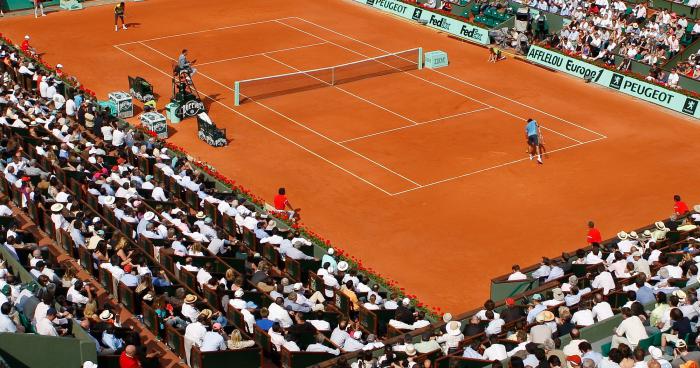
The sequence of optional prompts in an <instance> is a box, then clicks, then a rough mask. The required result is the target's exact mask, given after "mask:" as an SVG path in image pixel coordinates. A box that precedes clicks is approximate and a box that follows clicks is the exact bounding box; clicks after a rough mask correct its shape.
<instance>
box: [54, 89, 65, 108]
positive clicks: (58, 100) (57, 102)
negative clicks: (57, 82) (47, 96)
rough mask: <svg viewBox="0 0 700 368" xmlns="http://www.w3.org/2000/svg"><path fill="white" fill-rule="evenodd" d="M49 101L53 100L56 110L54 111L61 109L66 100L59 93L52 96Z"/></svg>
mask: <svg viewBox="0 0 700 368" xmlns="http://www.w3.org/2000/svg"><path fill="white" fill-rule="evenodd" d="M51 99H52V100H53V105H54V107H55V108H56V110H60V109H62V108H63V105H64V104H65V103H66V98H65V97H63V95H62V94H60V93H56V94H54V95H53V97H52V98H51Z"/></svg>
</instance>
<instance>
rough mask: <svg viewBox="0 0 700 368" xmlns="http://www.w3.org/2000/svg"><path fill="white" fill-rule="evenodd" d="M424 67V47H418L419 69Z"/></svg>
mask: <svg viewBox="0 0 700 368" xmlns="http://www.w3.org/2000/svg"><path fill="white" fill-rule="evenodd" d="M421 69H423V48H422V47H419V48H418V70H421Z"/></svg>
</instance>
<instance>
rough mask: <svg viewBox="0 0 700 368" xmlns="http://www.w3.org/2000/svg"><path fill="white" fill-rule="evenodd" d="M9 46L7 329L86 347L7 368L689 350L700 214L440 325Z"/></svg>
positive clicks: (4, 184) (543, 272)
mask: <svg viewBox="0 0 700 368" xmlns="http://www.w3.org/2000/svg"><path fill="white" fill-rule="evenodd" d="M0 53H2V54H3V55H4V59H5V61H6V62H5V63H3V64H2V65H1V66H0V73H2V84H1V86H0V89H1V90H2V92H0V109H1V110H2V113H1V116H2V117H0V125H1V129H2V130H1V133H2V136H1V138H0V141H1V142H2V144H1V145H0V146H1V147H0V148H1V150H0V154H1V155H2V158H3V160H2V162H0V164H1V166H2V170H3V175H2V176H1V177H0V192H1V193H2V195H1V196H0V201H1V202H2V205H0V215H2V217H0V224H2V226H3V230H4V231H2V234H0V236H1V237H2V238H3V239H2V240H3V248H2V250H1V251H0V253H1V255H2V258H3V259H4V260H5V263H4V267H3V270H7V271H3V272H2V275H3V277H2V281H0V286H1V287H0V290H2V296H3V297H4V298H5V299H7V303H8V304H3V307H2V308H3V309H2V314H3V316H6V317H7V318H8V319H4V320H3V321H4V323H5V324H4V325H2V327H5V326H7V327H8V328H9V329H12V328H11V326H14V327H16V328H17V330H18V331H22V330H24V331H25V332H27V331H31V330H32V329H35V331H37V332H39V334H40V335H54V331H55V332H56V334H63V335H73V336H74V338H62V337H45V336H29V337H28V339H31V342H26V341H25V340H24V339H21V338H18V337H17V336H13V335H12V334H13V332H11V331H7V332H5V333H3V334H0V340H3V341H6V342H7V343H6V344H5V343H3V345H2V346H3V348H0V350H2V355H0V356H2V357H3V358H4V359H5V360H6V361H7V359H8V357H13V358H14V359H17V360H23V362H25V363H24V364H29V365H30V366H41V365H40V363H34V365H32V364H30V362H31V363H33V362H34V361H32V360H31V359H40V358H41V357H38V356H34V357H27V356H21V354H19V353H17V352H13V349H12V347H13V346H22V345H24V346H26V344H28V343H31V344H36V346H37V348H41V349H46V350H47V351H51V349H52V348H54V347H58V346H61V347H62V346H63V345H62V344H65V346H66V347H65V349H64V348H62V349H61V350H62V352H63V353H62V354H64V355H65V356H63V357H61V356H52V359H63V360H64V361H65V362H66V366H76V361H77V360H80V363H83V362H85V361H88V360H89V361H93V360H95V359H96V360H97V361H98V362H99V366H100V367H106V366H118V364H119V362H118V361H119V360H120V359H129V357H133V356H140V357H141V358H142V360H143V364H144V366H152V365H158V364H160V365H168V366H170V365H172V366H174V365H178V364H180V362H179V360H172V359H171V358H170V356H171V355H172V354H173V353H174V354H176V355H177V356H179V358H181V359H183V360H184V361H185V362H187V363H188V364H189V365H190V366H192V367H219V366H222V365H225V364H229V363H230V362H235V366H236V367H260V366H262V365H264V364H265V363H264V361H265V360H268V361H270V362H273V363H276V364H279V365H281V366H284V367H294V368H296V367H299V368H300V367H307V366H319V367H348V366H352V367H370V366H382V367H389V366H392V367H397V366H398V367H413V366H416V365H418V364H421V365H423V366H428V367H429V366H438V367H485V366H494V367H499V366H503V365H506V364H507V365H509V366H511V367H525V366H528V367H547V366H550V367H559V366H562V365H563V364H567V365H568V366H570V367H575V366H585V367H586V368H593V367H598V366H600V367H604V368H610V367H623V366H624V367H631V366H637V367H641V366H642V365H644V364H647V363H646V362H647V361H648V362H649V363H648V366H649V367H655V364H657V365H659V364H660V365H661V366H667V365H671V366H681V365H682V364H683V362H682V360H683V357H684V356H686V355H687V354H689V353H688V350H689V349H695V348H696V345H697V342H696V337H697V333H696V332H695V331H696V328H695V327H694V323H695V322H696V321H697V318H698V311H700V302H698V300H697V299H698V298H697V295H696V287H697V284H698V267H697V265H696V263H697V262H698V260H700V258H697V257H698V253H700V250H698V242H699V241H700V240H698V239H697V238H695V236H697V226H696V222H697V221H699V220H700V215H699V214H698V213H697V211H693V212H692V213H685V212H683V213H679V214H678V216H676V217H673V218H670V219H667V220H665V221H658V222H656V223H654V224H653V225H650V226H646V227H643V228H640V229H637V230H635V231H631V232H629V233H626V232H620V233H619V234H618V235H617V237H616V238H615V239H611V240H607V241H605V242H602V243H601V244H598V243H594V244H592V245H591V246H590V247H588V248H585V249H580V250H578V251H576V252H574V253H573V254H568V253H565V254H563V255H562V256H561V257H557V258H552V259H550V258H545V259H543V262H542V263H541V264H539V265H533V266H530V267H524V268H522V269H520V267H514V272H513V273H512V274H508V275H503V276H501V277H497V278H495V279H494V280H493V281H492V283H493V284H492V296H491V299H490V300H488V301H486V302H485V303H484V307H483V308H479V309H477V310H473V311H470V312H467V313H463V314H459V315H456V316H452V315H451V314H445V315H443V316H442V319H441V320H440V318H439V316H435V315H433V314H431V313H430V311H427V310H425V309H422V308H420V307H419V306H418V305H417V302H416V301H415V300H411V298H408V297H407V296H406V295H402V294H400V293H398V292H397V290H396V289H392V288H388V287H386V284H385V283H382V282H379V281H378V280H377V279H376V278H374V277H370V275H369V274H367V273H364V272H362V270H361V269H359V267H356V264H354V263H352V262H350V261H349V259H348V258H346V257H345V256H341V255H340V254H336V253H335V252H334V250H333V249H332V248H326V247H323V246H320V245H318V244H317V243H314V242H311V241H310V240H309V239H307V238H305V237H303V236H301V234H300V232H299V230H298V229H296V228H295V226H294V224H292V223H290V222H289V221H288V219H287V220H285V219H284V218H283V217H281V216H280V214H278V213H275V214H271V213H268V212H266V211H265V210H264V208H261V206H260V205H259V204H257V203H255V202H254V201H252V200H249V198H250V197H249V196H245V195H243V193H241V192H237V191H232V190H231V189H230V187H229V186H226V185H224V183H222V182H220V181H217V180H215V179H214V178H213V177H212V176H211V175H209V174H208V173H207V172H206V171H205V170H203V168H202V167H200V166H198V165H197V163H196V161H195V160H194V159H193V158H191V157H188V156H186V155H183V154H181V153H179V152H177V151H176V150H173V149H170V148H168V147H166V146H165V145H164V143H163V142H162V141H160V140H157V139H156V138H155V137H152V136H151V135H148V134H147V133H145V132H144V131H143V130H141V129H140V128H137V127H133V126H130V125H128V124H127V123H126V122H124V121H121V120H119V119H116V118H114V117H113V116H111V115H110V114H109V113H108V112H106V111H102V110H100V108H99V105H98V104H96V103H95V102H96V101H94V99H93V97H92V96H91V94H90V93H89V91H85V89H84V88H80V87H78V85H77V84H76V81H74V80H73V79H62V78H58V77H57V76H56V75H55V73H54V72H52V71H50V70H47V69H44V68H42V67H41V64H40V63H39V62H38V61H37V60H35V59H32V58H30V57H29V56H28V55H27V54H24V53H21V52H20V51H19V50H18V49H17V48H16V47H14V46H11V45H7V44H5V45H3V46H2V48H1V50H0ZM22 68H24V69H27V70H28V71H30V72H31V73H27V72H23V71H24V69H22ZM20 70H22V71H20ZM39 239H42V241H41V242H39ZM6 286H7V287H6ZM27 300H32V301H33V303H31V304H29V302H28V301H27ZM10 304H13V305H14V307H15V311H14V312H13V311H12V310H11V309H8V308H7V307H6V306H5V305H7V306H9V305H10ZM31 305H34V308H31ZM39 306H41V308H39ZM51 306H53V309H55V310H51V311H50V312H48V311H49V308H51ZM37 309H39V311H42V310H44V309H45V310H46V313H40V314H39V316H37V313H36V311H37ZM6 311H7V312H6ZM32 312H33V313H32ZM44 314H46V315H48V316H49V317H53V316H54V314H55V315H56V317H59V318H57V319H56V320H55V321H59V322H52V321H48V322H47V318H46V317H44ZM30 315H31V316H33V317H29V316H30ZM3 316H0V317H3ZM37 317H38V321H35V322H34V323H33V322H32V319H34V320H36V319H37ZM436 317H437V318H436ZM49 319H50V318H49ZM8 321H9V323H8ZM691 321H692V322H691ZM57 323H58V325H57V326H54V325H56V324H57ZM8 334H10V335H9V336H8ZM18 335H19V334H18ZM46 339H50V340H46ZM59 339H60V341H61V342H55V341H59ZM49 345H51V347H49ZM87 346H89V347H90V349H87V348H86V347H87ZM165 346H167V348H166V347H165ZM3 349H4V350H3ZM93 349H94V350H93ZM43 358H44V359H46V357H43Z"/></svg>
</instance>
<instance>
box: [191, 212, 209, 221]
mask: <svg viewBox="0 0 700 368" xmlns="http://www.w3.org/2000/svg"><path fill="white" fill-rule="evenodd" d="M194 217H196V218H198V219H200V220H203V219H204V218H205V217H207V215H205V214H204V212H202V211H199V212H197V214H196V215H194Z"/></svg>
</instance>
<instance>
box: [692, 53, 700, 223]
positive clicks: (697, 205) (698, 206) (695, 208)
mask: <svg viewBox="0 0 700 368" xmlns="http://www.w3.org/2000/svg"><path fill="white" fill-rule="evenodd" d="M698 66H700V64H698V65H696V66H695V67H696V68H697V67H698ZM693 211H695V212H700V204H696V205H695V206H693Z"/></svg>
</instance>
